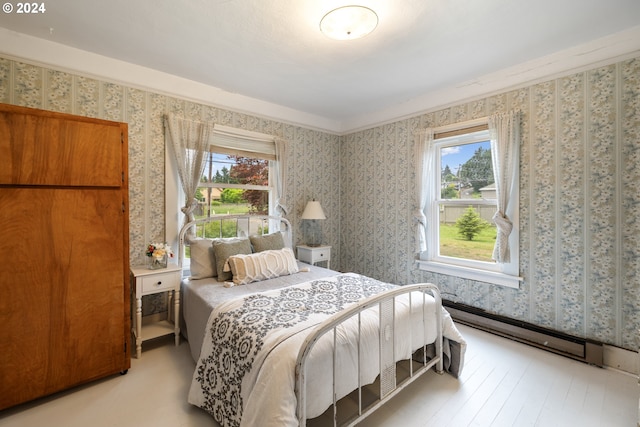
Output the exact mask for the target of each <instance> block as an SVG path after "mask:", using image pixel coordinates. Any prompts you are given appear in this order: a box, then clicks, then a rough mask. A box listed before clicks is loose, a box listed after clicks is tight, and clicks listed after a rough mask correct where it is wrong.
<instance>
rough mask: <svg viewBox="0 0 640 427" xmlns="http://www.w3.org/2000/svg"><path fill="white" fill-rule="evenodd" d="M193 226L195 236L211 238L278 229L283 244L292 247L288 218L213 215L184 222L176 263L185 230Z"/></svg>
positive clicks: (181, 256) (181, 254)
mask: <svg viewBox="0 0 640 427" xmlns="http://www.w3.org/2000/svg"><path fill="white" fill-rule="evenodd" d="M192 228H195V233H194V234H195V237H200V238H206V239H212V238H219V237H249V236H250V235H254V234H262V235H264V234H269V233H274V232H276V231H279V232H281V233H282V235H283V238H284V244H285V246H286V247H288V248H292V249H293V230H292V228H291V223H290V222H289V220H287V219H286V218H283V217H279V216H273V215H247V214H245V215H213V216H211V217H208V218H200V219H196V220H194V221H191V222H190V223H188V224H186V225H185V226H184V227H182V229H181V230H180V234H179V235H178V239H179V240H178V245H179V247H178V265H180V266H182V265H183V261H184V248H185V246H188V245H189V242H188V241H186V235H187V231H188V230H190V229H192Z"/></svg>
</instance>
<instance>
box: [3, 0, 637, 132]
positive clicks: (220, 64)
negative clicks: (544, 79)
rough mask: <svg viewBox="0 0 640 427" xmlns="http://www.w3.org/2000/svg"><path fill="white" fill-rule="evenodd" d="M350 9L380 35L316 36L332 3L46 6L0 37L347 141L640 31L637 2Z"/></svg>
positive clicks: (397, 3)
mask: <svg viewBox="0 0 640 427" xmlns="http://www.w3.org/2000/svg"><path fill="white" fill-rule="evenodd" d="M353 2H354V3H357V4H360V5H364V6H368V7H370V8H372V9H373V10H375V11H376V12H377V13H378V16H379V24H378V27H377V28H376V30H375V31H374V32H373V33H372V34H370V35H368V36H366V37H364V38H362V39H358V40H352V41H334V40H330V39H328V38H327V37H325V36H324V35H323V34H322V33H320V31H319V21H320V19H321V18H322V16H323V15H324V14H325V13H326V12H328V11H329V10H332V9H334V8H335V7H337V6H339V5H340V3H342V4H344V2H340V1H337V0H189V1H175V0H134V1H132V0H109V1H104V0H83V1H78V0H54V1H48V2H44V5H45V7H46V11H45V12H44V13H39V14H29V15H26V14H17V13H15V11H14V12H12V13H2V14H0V27H4V28H5V29H7V30H12V31H15V32H18V33H22V34H26V35H30V36H34V37H37V38H41V39H44V40H47V41H48V42H53V43H56V44H62V45H66V46H71V47H74V48H77V49H81V50H83V51H88V52H93V53H96V54H99V55H102V56H105V57H109V58H114V59H117V60H122V61H125V62H127V63H131V64H137V65H140V66H144V67H148V68H151V69H153V70H158V71H162V72H164V73H167V74H170V75H174V76H178V77H181V78H184V79H187V80H190V81H194V82H199V83H202V84H205V85H207V86H211V87H214V88H217V89H221V90H223V91H224V92H225V93H229V94H232V95H238V96H243V97H249V98H252V99H256V100H260V101H264V102H266V103H269V104H272V105H276V106H283V107H286V108H289V109H292V110H296V111H300V112H303V113H306V114H308V115H310V116H315V117H319V118H324V119H327V120H329V121H332V122H334V123H339V124H340V125H337V126H336V129H334V130H337V131H341V130H342V131H344V130H345V128H348V127H354V126H356V127H357V125H359V124H360V123H365V122H366V121H367V120H366V119H363V118H366V117H371V118H373V117H375V120H376V121H384V120H386V119H391V118H392V116H394V115H395V116H397V115H399V114H401V112H402V108H398V107H400V106H402V105H405V106H407V105H410V106H411V108H418V109H420V108H423V107H428V106H430V104H429V102H427V101H424V100H428V99H429V98H430V97H431V98H432V99H439V98H438V97H436V96H435V94H437V93H442V92H443V91H444V90H446V89H447V88H456V87H457V88H458V89H459V88H460V87H462V86H465V85H471V86H472V84H470V83H469V82H473V81H474V79H476V80H477V79H478V78H479V77H481V76H487V75H492V73H496V72H499V71H500V70H504V69H509V68H511V67H516V66H518V64H526V63H530V62H531V61H535V60H536V59H539V58H545V57H548V56H549V55H553V54H555V53H556V52H560V51H566V50H568V49H571V48H573V47H575V46H579V45H584V44H585V43H590V42H593V41H594V40H599V39H602V38H606V37H607V36H611V35H612V34H617V33H620V32H624V31H628V30H629V29H634V28H638V27H637V26H638V25H639V24H640V1H638V0H536V1H532V0H482V1H479V0H393V1H391V0H353ZM5 47H6V46H5ZM2 50H3V48H2V47H1V46H0V51H2ZM533 63H534V64H535V62H533ZM539 65H544V64H539ZM530 68H531V67H530ZM542 68H544V67H542ZM525 74H526V73H525ZM526 76H527V77H526V78H529V79H530V78H531V77H530V76H531V75H530V74H526ZM485 90H486V89H485ZM459 92H460V91H459ZM465 93H466V94H467V95H469V94H471V92H468V93H467V92H460V95H459V96H464V94H465ZM416 100H423V101H424V102H422V103H421V102H416ZM423 109H424V108H423ZM338 128H340V129H338Z"/></svg>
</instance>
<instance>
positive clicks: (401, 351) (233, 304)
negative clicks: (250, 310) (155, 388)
mask: <svg viewBox="0 0 640 427" xmlns="http://www.w3.org/2000/svg"><path fill="white" fill-rule="evenodd" d="M353 276H354V277H356V276H357V275H353ZM357 277H360V276H357ZM368 280H373V279H368ZM307 286H309V283H304V284H303V285H301V287H302V288H305V287H307ZM230 289H234V288H230ZM427 301H428V302H427V305H428V307H429V308H428V312H429V313H431V315H432V314H433V313H434V311H435V310H434V308H435V303H434V302H433V300H432V299H431V298H430V297H429V298H427ZM239 304H240V305H241V304H243V302H242V301H241V300H232V301H228V302H225V303H223V304H221V306H220V307H218V308H219V309H220V310H222V309H224V310H226V309H234V308H237V307H238V306H239ZM408 306H409V304H408V300H407V298H406V297H401V298H398V301H397V305H396V313H397V316H396V318H397V322H399V323H403V322H407V321H408V319H409V315H408V314H409V312H411V318H412V322H413V324H414V325H417V326H416V327H413V328H412V331H413V333H412V334H411V335H412V337H411V338H409V337H407V336H401V335H398V334H396V335H395V344H396V347H395V349H396V351H395V355H396V360H401V359H406V358H408V357H410V355H411V353H412V352H413V351H414V350H415V349H417V348H419V347H421V346H422V345H423V343H430V342H433V341H434V340H435V336H436V332H435V323H434V322H433V321H429V322H427V331H423V329H422V325H423V321H422V307H421V306H422V296H421V294H420V297H415V298H414V299H413V302H412V310H410V311H409V310H408ZM220 310H218V309H216V310H215V311H214V312H213V313H212V315H211V319H210V321H212V320H213V319H214V318H215V317H216V316H217V315H218V312H219V311H220ZM326 317H328V315H322V316H315V315H314V316H312V318H310V319H308V321H306V322H303V323H300V324H297V325H296V326H295V327H294V328H293V329H292V330H286V331H283V330H280V331H279V332H277V333H274V334H273V335H269V336H267V338H265V345H264V348H265V349H266V350H264V351H261V352H260V354H259V356H258V357H257V358H256V360H255V362H254V363H253V367H252V368H251V371H249V372H248V374H247V375H245V376H244V377H243V379H242V387H241V398H242V399H241V402H242V403H243V404H242V409H240V411H241V413H242V419H241V424H240V425H244V426H254V425H261V426H274V427H275V426H278V427H279V426H295V425H297V420H296V418H295V407H296V399H295V394H294V375H295V373H294V371H295V362H296V357H297V354H298V351H299V349H300V346H301V344H302V342H303V340H304V339H305V337H306V335H307V333H308V332H309V331H310V330H311V329H312V328H311V327H310V326H311V325H314V324H317V323H319V322H321V321H322V320H323V319H324V318H326ZM443 321H444V332H445V336H447V337H448V338H449V339H452V340H454V341H457V342H460V343H463V344H464V340H463V339H462V337H461V336H460V334H459V333H458V331H457V329H456V328H455V326H454V325H453V322H452V321H451V318H450V317H449V316H448V315H447V316H445V317H444V319H443ZM362 325H363V329H362V332H363V334H364V335H366V339H363V343H364V347H363V349H362V350H363V351H362V354H363V355H366V357H365V358H364V359H366V361H367V363H365V364H363V369H362V383H363V384H368V383H371V382H373V380H374V379H375V378H376V377H377V375H378V373H379V366H378V333H377V326H378V320H377V313H376V312H375V310H374V311H370V312H367V314H365V315H363V316H362ZM208 329H209V328H208V327H207V330H208ZM298 330H303V331H305V330H306V333H299V334H292V332H294V331H298ZM338 332H339V334H338V346H339V349H340V351H339V352H338V355H339V360H338V363H337V367H338V372H337V375H336V377H337V378H339V379H340V382H339V383H338V384H339V387H338V389H337V393H338V398H340V397H342V396H344V395H346V394H348V393H349V392H350V391H351V390H353V389H355V388H356V387H357V365H356V361H357V344H356V341H355V340H354V336H355V334H356V333H357V323H356V321H355V320H354V321H353V322H351V324H350V325H347V324H345V326H344V327H341V328H339V330H338ZM423 337H426V341H425V340H423ZM325 338H326V339H324V338H323V339H322V340H321V341H320V342H319V343H318V345H317V347H316V348H315V349H314V350H313V351H312V353H311V355H310V361H309V365H308V366H311V367H312V368H310V369H309V370H308V371H307V378H308V380H307V384H308V387H309V390H307V395H308V396H309V398H308V399H307V416H308V417H309V418H313V417H316V416H318V415H320V414H321V413H322V412H324V410H325V409H326V408H327V407H328V406H329V405H330V404H331V402H332V397H331V390H332V382H333V378H332V375H331V374H330V373H331V372H332V358H331V354H332V348H333V342H332V339H330V338H329V337H325ZM266 341H269V346H267V343H266ZM213 346H214V344H213V342H212V341H211V340H205V341H204V343H203V347H202V358H203V359H204V358H206V357H207V356H208V355H210V354H211V351H212V347H213ZM201 362H202V360H201V361H200V363H199V366H198V367H197V368H196V372H195V373H194V382H193V383H192V387H191V390H190V393H189V402H190V403H192V404H195V405H197V406H200V407H205V408H206V407H207V406H208V404H207V400H208V399H210V398H211V397H210V396H207V391H206V390H205V391H204V392H203V390H202V389H203V387H202V384H201V383H198V381H196V380H195V378H196V376H197V375H198V371H199V370H200V374H202V372H204V368H203V365H202V364H201ZM209 364H211V362H209ZM261 366H266V367H268V368H267V369H260V367H261ZM225 400H227V399H225ZM228 400H230V401H236V402H237V401H238V399H236V398H229V399H228ZM209 403H210V401H209ZM210 408H211V406H209V409H210ZM212 415H214V414H212ZM214 416H215V415H214ZM239 418H240V417H239V416H238V419H239ZM235 421H237V420H235ZM226 422H229V425H237V424H236V423H234V420H228V419H225V423H226Z"/></svg>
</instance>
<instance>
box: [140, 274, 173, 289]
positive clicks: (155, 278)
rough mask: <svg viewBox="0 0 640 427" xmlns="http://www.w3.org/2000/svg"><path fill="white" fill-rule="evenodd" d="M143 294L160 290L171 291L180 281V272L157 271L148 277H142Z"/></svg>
mask: <svg viewBox="0 0 640 427" xmlns="http://www.w3.org/2000/svg"><path fill="white" fill-rule="evenodd" d="M141 279H142V294H143V295H145V294H147V293H150V292H151V293H154V292H159V291H170V290H172V289H175V288H176V287H177V286H178V284H179V283H180V273H179V272H178V273H176V272H168V273H155V274H153V275H150V276H148V277H142V278H141Z"/></svg>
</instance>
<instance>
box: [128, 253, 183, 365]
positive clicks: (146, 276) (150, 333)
mask: <svg viewBox="0 0 640 427" xmlns="http://www.w3.org/2000/svg"><path fill="white" fill-rule="evenodd" d="M181 276H182V269H181V268H180V267H179V266H177V265H175V264H169V265H168V266H167V268H161V269H159V270H149V269H148V268H147V267H145V266H135V267H131V278H132V280H133V281H134V285H133V289H134V292H135V302H136V316H135V319H134V326H133V328H132V329H133V334H134V336H135V337H136V357H137V358H138V359H139V358H140V356H141V354H142V342H143V341H146V340H150V339H152V338H158V337H161V336H164V335H169V334H174V335H175V340H176V345H178V344H180V322H179V321H178V316H179V313H180V278H181ZM161 292H169V310H171V301H172V300H173V323H172V322H170V321H169V320H162V321H160V322H155V323H152V324H149V325H145V326H144V327H142V297H143V296H145V295H153V294H158V293H161ZM167 318H168V319H171V316H170V313H169V315H168V316H167Z"/></svg>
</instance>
